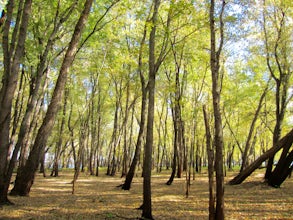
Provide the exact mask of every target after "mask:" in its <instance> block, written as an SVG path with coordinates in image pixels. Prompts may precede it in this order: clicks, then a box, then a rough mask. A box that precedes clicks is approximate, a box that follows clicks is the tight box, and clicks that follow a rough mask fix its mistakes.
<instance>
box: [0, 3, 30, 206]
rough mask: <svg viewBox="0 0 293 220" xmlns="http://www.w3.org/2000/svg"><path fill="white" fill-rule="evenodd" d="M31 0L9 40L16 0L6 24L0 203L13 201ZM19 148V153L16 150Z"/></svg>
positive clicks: (0, 120)
mask: <svg viewBox="0 0 293 220" xmlns="http://www.w3.org/2000/svg"><path fill="white" fill-rule="evenodd" d="M31 5H32V0H26V1H25V2H24V1H20V2H19V6H18V7H19V8H18V13H17V19H16V22H15V24H14V30H13V33H12V36H11V42H9V37H10V35H9V32H10V28H11V26H10V25H11V23H12V22H11V21H12V16H13V10H14V1H13V0H11V1H8V3H7V15H6V17H7V19H6V21H5V24H4V27H3V35H2V36H3V39H2V47H3V64H4V73H3V76H2V87H1V90H0V205H1V204H11V203H10V201H9V200H8V197H7V195H8V188H9V183H10V179H11V175H12V171H13V168H14V165H15V161H16V157H17V153H18V151H19V149H15V150H14V156H12V158H11V160H10V164H9V156H10V155H8V153H9V147H10V134H9V131H10V124H11V111H12V101H13V98H14V92H15V90H16V87H17V81H18V75H19V69H20V63H21V59H22V57H23V55H24V45H25V40H26V35H27V27H28V23H29V17H30V14H31ZM16 151H17V152H16Z"/></svg>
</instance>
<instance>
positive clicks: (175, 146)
mask: <svg viewBox="0 0 293 220" xmlns="http://www.w3.org/2000/svg"><path fill="white" fill-rule="evenodd" d="M172 115H173V126H174V144H173V146H174V150H173V162H172V172H171V176H170V178H169V180H168V181H167V183H166V184H167V185H171V184H172V183H173V180H174V177H175V173H176V167H177V157H178V142H179V140H178V123H177V122H176V119H175V118H176V113H175V110H173V111H172Z"/></svg>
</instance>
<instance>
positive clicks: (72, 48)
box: [11, 0, 93, 196]
mask: <svg viewBox="0 0 293 220" xmlns="http://www.w3.org/2000/svg"><path fill="white" fill-rule="evenodd" d="M92 3H93V0H86V2H85V4H84V9H83V11H82V13H81V15H80V17H79V20H78V22H77V24H76V26H75V30H74V33H73V35H72V39H71V41H70V44H69V46H68V49H67V51H66V54H65V57H64V60H63V63H62V65H61V69H60V73H59V76H58V79H57V83H56V86H55V89H54V92H53V96H52V99H51V102H50V104H49V106H48V111H47V113H46V116H45V118H44V121H43V123H42V125H41V127H40V129H39V130H38V133H37V136H36V139H35V142H34V144H33V147H32V150H31V152H30V155H29V158H28V161H27V163H26V165H25V167H24V168H23V170H22V172H21V174H20V175H17V177H16V180H15V185H14V188H13V189H12V191H11V194H13V195H20V196H26V195H28V194H29V192H30V189H31V186H32V184H33V181H34V177H35V172H36V171H37V168H38V165H39V161H40V153H41V152H42V150H43V148H44V147H45V145H46V142H47V139H48V137H49V135H50V133H51V131H52V128H53V126H54V121H55V118H56V115H57V112H58V110H59V108H60V104H61V100H62V96H63V92H64V88H65V84H66V81H67V74H68V72H69V68H70V66H71V64H72V63H73V61H74V58H75V55H76V50H77V46H78V43H79V40H80V37H81V32H82V29H83V27H84V26H85V23H86V21H87V18H88V15H89V13H90V8H91V5H92Z"/></svg>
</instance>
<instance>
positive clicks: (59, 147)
mask: <svg viewBox="0 0 293 220" xmlns="http://www.w3.org/2000/svg"><path fill="white" fill-rule="evenodd" d="M68 93H69V91H68V90H65V95H64V104H63V113H62V118H61V125H60V131H59V138H58V142H57V144H56V149H55V158H54V164H53V169H52V172H51V176H54V177H57V176H59V160H60V157H61V153H62V142H63V136H62V134H63V132H64V126H65V116H66V106H67V98H68Z"/></svg>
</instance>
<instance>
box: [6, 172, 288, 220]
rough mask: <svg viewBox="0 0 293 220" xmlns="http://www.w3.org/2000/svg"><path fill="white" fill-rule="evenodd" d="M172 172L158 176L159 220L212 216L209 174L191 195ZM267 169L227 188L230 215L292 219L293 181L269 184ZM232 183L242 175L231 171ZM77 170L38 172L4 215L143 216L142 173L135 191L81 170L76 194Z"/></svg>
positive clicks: (198, 179)
mask: <svg viewBox="0 0 293 220" xmlns="http://www.w3.org/2000/svg"><path fill="white" fill-rule="evenodd" d="M169 172H170V171H164V172H162V173H161V174H156V173H154V174H153V176H152V203H153V216H154V218H155V219H160V220H161V219H162V220H164V219H166V220H170V219H173V220H177V219H178V220H179V219H208V196H209V195H208V178H207V174H206V173H205V172H204V173H203V174H196V176H195V180H193V181H192V182H191V188H190V196H189V197H188V198H186V197H185V178H184V177H183V178H181V179H175V180H174V182H173V184H172V185H171V186H167V185H166V184H165V183H166V181H167V180H168V178H169V175H170V173H169ZM261 172H262V171H258V172H257V173H255V174H252V176H251V177H249V178H248V179H247V181H245V182H244V183H243V184H241V185H236V186H230V185H226V186H225V215H226V219H290V218H292V216H293V209H292V204H293V184H292V182H293V179H288V180H286V181H285V182H284V184H283V185H282V187H281V188H279V189H275V188H272V187H269V186H267V185H266V184H264V183H263V178H262V173H261ZM228 174H229V176H228V177H226V178H225V180H226V181H229V180H230V179H231V178H232V176H234V175H235V174H236V173H228ZM72 177H73V173H72V172H70V171H69V170H66V171H65V170H64V171H62V172H61V173H60V177H58V178H56V177H55V178H54V177H46V178H43V177H42V176H41V175H37V177H36V180H35V184H34V185H33V187H32V190H31V194H30V197H10V199H11V200H12V202H14V203H15V204H16V205H14V206H4V207H2V209H0V219H47V220H53V219H54V220H55V219H72V220H78V219H137V218H138V217H140V216H141V210H137V208H138V207H140V206H141V204H142V178H141V175H140V174H138V175H137V176H136V177H135V178H134V179H133V183H132V188H131V190H130V191H125V190H122V189H121V188H118V187H116V186H118V185H120V184H122V183H123V181H124V179H121V178H120V175H119V174H117V176H116V177H109V176H106V175H104V174H103V173H101V176H100V177H95V176H89V175H87V174H86V173H81V175H80V177H79V179H78V181H77V184H76V194H75V195H72V194H71V187H72V184H71V181H72Z"/></svg>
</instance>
